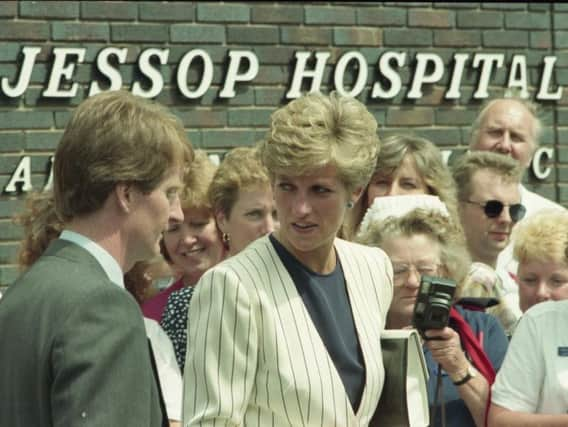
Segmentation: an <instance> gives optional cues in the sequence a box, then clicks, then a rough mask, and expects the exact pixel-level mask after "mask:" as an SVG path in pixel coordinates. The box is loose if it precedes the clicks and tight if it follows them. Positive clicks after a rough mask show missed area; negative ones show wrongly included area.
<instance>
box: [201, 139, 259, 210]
mask: <svg viewBox="0 0 568 427" xmlns="http://www.w3.org/2000/svg"><path fill="white" fill-rule="evenodd" d="M254 186H266V188H267V189H269V188H270V179H269V177H268V171H267V170H266V168H265V167H264V165H263V164H262V163H261V161H260V158H259V156H258V151H257V149H256V148H253V147H239V148H234V149H232V150H231V151H229V152H228V153H227V154H226V155H225V157H224V158H223V161H222V162H221V164H220V165H219V167H218V168H217V171H216V172H215V176H214V177H213V180H212V181H211V185H210V186H209V201H210V203H211V206H212V207H213V210H214V211H215V212H223V214H224V215H225V217H226V218H229V217H230V215H231V211H232V209H233V206H234V205H235V202H236V201H237V200H238V198H239V191H240V190H243V189H248V188H251V187H254Z"/></svg>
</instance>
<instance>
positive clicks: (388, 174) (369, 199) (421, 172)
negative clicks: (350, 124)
mask: <svg viewBox="0 0 568 427" xmlns="http://www.w3.org/2000/svg"><path fill="white" fill-rule="evenodd" d="M380 150H381V151H380V155H379V157H378V158H377V162H376V164H375V170H374V173H373V176H372V177H371V180H370V181H369V185H368V186H366V187H365V190H364V192H363V195H362V197H361V198H360V199H359V201H358V202H357V203H356V204H355V206H354V207H353V209H352V210H351V211H350V212H349V214H348V215H347V217H346V219H345V224H344V225H343V228H342V236H343V237H344V238H345V239H348V240H351V239H353V238H354V237H355V235H356V234H357V231H358V229H359V225H360V224H361V221H362V219H363V216H364V215H365V212H366V211H367V209H368V208H369V207H370V206H371V205H372V204H373V201H374V200H375V198H376V197H384V196H399V195H413V194H414V195H417V194H430V195H433V196H438V197H439V198H440V200H441V201H442V202H443V203H444V204H445V205H446V207H447V209H448V211H449V213H450V215H451V216H452V218H456V219H457V218H458V216H457V199H456V189H455V186H454V183H453V180H452V176H451V174H450V172H449V170H448V168H447V167H446V165H445V164H444V160H443V158H442V153H441V152H440V150H439V149H438V147H436V146H435V145H434V144H433V143H432V142H430V141H428V140H427V139H424V138H419V137H416V136H411V135H396V136H392V137H390V138H387V139H385V140H384V141H383V142H382V144H381V149H380Z"/></svg>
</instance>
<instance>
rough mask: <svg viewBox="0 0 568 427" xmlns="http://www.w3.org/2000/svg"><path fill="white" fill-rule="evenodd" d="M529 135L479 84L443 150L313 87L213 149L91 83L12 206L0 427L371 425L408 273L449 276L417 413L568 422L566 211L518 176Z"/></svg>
mask: <svg viewBox="0 0 568 427" xmlns="http://www.w3.org/2000/svg"><path fill="white" fill-rule="evenodd" d="M540 129H541V124H540V121H539V119H538V116H537V112H536V110H535V108H534V105H532V104H531V103H530V102H528V101H526V100H523V99H519V98H499V99H493V100H490V101H488V102H487V103H486V104H484V105H483V106H482V108H481V109H480V112H479V115H478V117H477V118H476V120H475V121H474V123H472V132H471V142H470V146H469V152H467V153H465V154H463V155H462V156H461V157H460V158H458V159H457V160H456V161H455V162H453V163H452V164H451V165H449V166H448V165H446V163H445V162H444V161H443V158H442V154H441V152H440V150H439V149H438V147H437V145H436V144H435V143H434V142H432V141H428V140H426V139H424V138H419V137H416V136H413V135H410V134H400V135H396V136H391V137H389V138H386V139H384V140H379V136H380V129H379V125H378V124H377V122H376V120H375V118H374V117H373V115H372V114H371V113H370V112H369V111H368V110H367V108H366V107H365V105H363V104H362V103H361V102H359V101H357V100H355V99H353V98H349V97H344V96H341V95H338V94H337V93H331V94H330V95H323V94H320V93H310V94H306V95H304V96H302V97H300V98H298V99H295V100H293V101H291V102H289V103H288V104H287V105H285V106H283V107H281V108H278V109H277V110H276V111H275V112H274V113H273V114H272V116H271V119H270V123H269V131H268V132H267V134H266V136H265V137H264V138H263V139H262V140H260V141H259V142H258V143H257V144H255V145H254V146H252V147H241V148H235V149H232V150H230V151H229V152H228V153H227V154H226V155H225V156H224V159H223V160H222V162H221V163H220V164H219V165H215V164H213V163H212V162H211V161H210V160H209V158H208V156H207V154H206V152H204V151H202V150H194V149H193V148H192V145H191V143H190V142H189V141H188V140H187V137H186V133H185V130H184V129H183V126H182V124H181V122H180V121H179V119H178V118H176V117H175V116H174V115H173V114H171V113H170V112H169V111H168V110H167V109H166V108H164V107H162V106H160V105H159V104H157V103H155V102H152V101H149V100H145V99H142V98H139V97H136V96H134V95H132V94H130V93H127V92H123V91H108V92H103V93H101V94H98V95H95V96H93V97H90V98H89V99H87V100H85V101H84V102H82V103H81V104H80V105H79V106H78V107H77V108H76V110H75V112H74V113H73V115H72V117H71V119H70V121H69V123H68V124H67V126H66V128H65V131H64V133H63V136H62V139H61V141H60V143H59V145H58V146H57V149H56V153H55V164H54V181H53V182H54V185H53V190H52V191H45V192H42V193H38V194H31V195H30V196H29V197H28V200H27V203H26V206H25V209H24V211H23V212H20V213H18V214H17V215H16V216H15V221H16V223H18V224H19V225H20V226H21V227H22V230H23V234H24V238H23V239H22V243H21V248H20V252H19V257H18V262H19V265H20V267H21V270H22V273H21V276H20V277H19V278H18V279H17V280H16V281H15V282H14V283H13V284H12V285H10V286H9V288H8V291H7V292H6V294H5V295H4V296H3V297H2V298H1V299H0V325H1V327H0V342H1V343H2V348H3V350H2V351H0V379H1V380H0V425H2V426H4V425H6V426H14V427H19V426H22V427H23V426H75V425H84V426H103V425H104V426H118V425H121V426H133V427H141V426H152V427H154V426H172V427H173V426H181V425H183V426H184V427H189V426H197V425H217V424H218V425H234V426H238V425H246V426H267V425H272V426H320V427H323V426H331V425H335V426H368V425H374V424H375V423H378V425H381V424H380V420H381V414H380V413H378V412H377V411H376V408H377V404H378V401H379V398H380V397H381V393H382V390H383V385H384V383H385V368H384V365H383V359H382V353H381V333H382V332H383V331H384V330H385V329H408V328H412V327H413V326H414V325H413V316H414V312H415V306H416V300H417V295H418V292H419V290H420V288H421V282H422V278H424V277H425V276H429V277H435V278H440V279H441V280H449V281H451V282H453V283H455V284H456V291H455V294H454V296H453V298H452V299H451V301H450V306H451V308H448V318H449V321H448V322H447V325H446V326H445V327H443V328H434V329H428V330H426V331H421V335H422V338H421V340H422V349H423V355H424V359H425V361H426V367H427V371H428V374H429V379H428V383H427V394H428V396H427V398H428V402H429V405H430V415H431V419H430V425H432V426H444V427H445V426H455V427H467V426H476V427H482V426H509V425H519V426H521V425H522V426H542V425H546V426H557V425H558V426H566V425H568V380H567V379H566V375H565V374H564V372H565V371H566V369H567V368H568V334H567V332H566V328H565V327H564V323H563V321H564V320H567V319H568V301H560V300H565V299H568V212H567V211H566V210H565V209H564V208H563V207H561V206H560V205H558V204H556V203H554V202H552V201H549V200H546V199H544V198H543V197H542V196H540V195H537V194H535V193H532V192H530V191H528V190H527V189H526V188H525V187H524V186H523V184H522V178H523V175H524V173H525V171H526V169H527V168H528V166H529V164H530V160H531V158H532V155H533V153H534V152H535V150H536V148H537V146H538V139H539V135H540ZM533 306H534V307H533ZM391 398H393V399H396V398H397V396H392V397H391ZM399 398H400V399H403V396H400V397H399Z"/></svg>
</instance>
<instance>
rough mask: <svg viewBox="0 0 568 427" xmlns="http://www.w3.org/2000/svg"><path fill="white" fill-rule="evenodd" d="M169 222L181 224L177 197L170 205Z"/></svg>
mask: <svg viewBox="0 0 568 427" xmlns="http://www.w3.org/2000/svg"><path fill="white" fill-rule="evenodd" d="M169 219H170V221H172V222H173V221H177V222H179V223H181V222H183V211H182V209H181V201H180V199H179V196H176V198H175V200H174V201H173V203H172V204H171V205H170V218H169Z"/></svg>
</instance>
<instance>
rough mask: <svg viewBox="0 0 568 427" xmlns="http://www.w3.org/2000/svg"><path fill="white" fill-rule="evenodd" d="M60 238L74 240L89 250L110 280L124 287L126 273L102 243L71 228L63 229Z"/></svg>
mask: <svg viewBox="0 0 568 427" xmlns="http://www.w3.org/2000/svg"><path fill="white" fill-rule="evenodd" d="M59 238H60V239H64V240H67V241H69V242H73V243H75V244H76V245H78V246H80V247H82V248H83V249H85V250H86V251H87V252H89V253H90V254H91V255H92V256H93V257H95V259H96V260H97V262H98V263H99V264H100V265H101V267H102V268H103V270H104V271H105V273H106V274H107V276H108V278H109V279H110V281H111V282H113V283H115V284H116V285H118V286H119V287H121V288H124V273H123V272H122V269H121V268H120V265H118V262H116V260H115V259H114V258H113V256H112V255H111V254H109V253H108V251H107V250H106V249H104V248H103V247H102V246H101V245H99V244H98V243H95V242H94V241H92V240H91V239H89V238H88V237H85V236H83V235H82V234H79V233H75V232H74V231H70V230H63V232H62V233H61V235H60V236H59Z"/></svg>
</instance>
